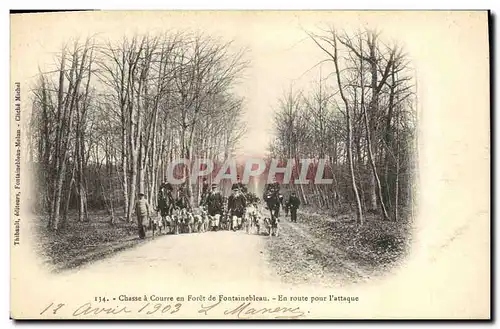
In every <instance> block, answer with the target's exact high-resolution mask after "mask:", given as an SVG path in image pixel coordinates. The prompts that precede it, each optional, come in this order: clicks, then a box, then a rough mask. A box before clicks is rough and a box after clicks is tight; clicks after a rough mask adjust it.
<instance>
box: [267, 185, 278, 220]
mask: <svg viewBox="0 0 500 329" xmlns="http://www.w3.org/2000/svg"><path fill="white" fill-rule="evenodd" d="M264 202H265V203H266V205H267V209H269V211H270V212H271V223H274V222H275V221H276V220H277V219H278V217H279V212H280V206H281V200H280V195H279V192H277V191H268V192H267V193H266V194H265V195H264Z"/></svg>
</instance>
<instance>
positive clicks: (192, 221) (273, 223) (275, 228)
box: [144, 204, 279, 237]
mask: <svg viewBox="0 0 500 329" xmlns="http://www.w3.org/2000/svg"><path fill="white" fill-rule="evenodd" d="M147 226H149V227H144V229H145V231H146V230H147V229H149V230H152V234H153V237H154V236H155V234H157V235H162V234H174V235H176V234H190V233H205V232H210V231H239V230H245V231H246V233H247V234H258V235H260V234H262V233H265V234H266V235H269V236H278V232H279V219H277V218H274V216H271V217H268V216H263V215H262V213H261V211H260V210H259V207H258V206H257V205H255V204H251V205H249V206H247V207H246V208H245V211H244V215H243V216H242V217H238V216H230V215H229V214H228V213H227V212H226V211H224V212H223V214H222V215H221V214H216V215H213V216H211V215H209V214H208V211H207V210H206V208H205V207H203V206H202V207H199V208H196V209H193V211H192V212H191V211H189V210H187V209H186V208H183V209H175V210H174V211H173V212H172V215H165V216H162V215H161V212H158V214H157V216H156V217H153V218H151V219H150V221H149V225H147Z"/></svg>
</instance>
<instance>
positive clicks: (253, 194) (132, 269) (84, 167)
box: [9, 10, 491, 320]
mask: <svg viewBox="0 0 500 329" xmlns="http://www.w3.org/2000/svg"><path fill="white" fill-rule="evenodd" d="M10 22H11V23H10V28H11V49H10V66H11V72H10V74H11V75H10V81H11V82H10V89H9V92H10V97H11V106H10V117H11V120H10V133H11V140H10V150H11V157H10V164H11V165H10V176H11V185H10V191H11V218H10V230H11V242H10V249H11V263H10V268H11V278H10V286H11V305H10V315H11V318H13V319H16V320H23V319H164V320H171V319H224V320H226V319H227V320H231V319H243V320H250V319H480V320H488V319H490V317H491V311H490V307H491V296H490V288H491V277H490V269H491V264H490V260H491V253H490V244H491V241H490V236H491V235H490V68H489V61H490V58H489V56H490V55H489V13H488V12H487V11H435V12H434V11H181V10H178V11H83V12H56V13H22V14H10Z"/></svg>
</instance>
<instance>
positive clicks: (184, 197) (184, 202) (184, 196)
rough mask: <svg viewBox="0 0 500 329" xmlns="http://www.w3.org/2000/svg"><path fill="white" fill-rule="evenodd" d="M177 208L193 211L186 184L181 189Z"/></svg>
mask: <svg viewBox="0 0 500 329" xmlns="http://www.w3.org/2000/svg"><path fill="white" fill-rule="evenodd" d="M176 206H177V208H179V209H181V210H182V209H186V210H187V211H191V203H190V202H189V195H188V191H187V188H186V183H185V182H184V183H182V184H181V186H180V187H179V190H178V197H177V202H176Z"/></svg>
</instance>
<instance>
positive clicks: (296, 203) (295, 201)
mask: <svg viewBox="0 0 500 329" xmlns="http://www.w3.org/2000/svg"><path fill="white" fill-rule="evenodd" d="M288 205H289V207H290V215H291V221H292V222H295V223H296V222H297V209H299V207H300V199H299V198H298V197H297V195H296V194H295V192H292V194H291V195H290V197H289V198H288Z"/></svg>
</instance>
